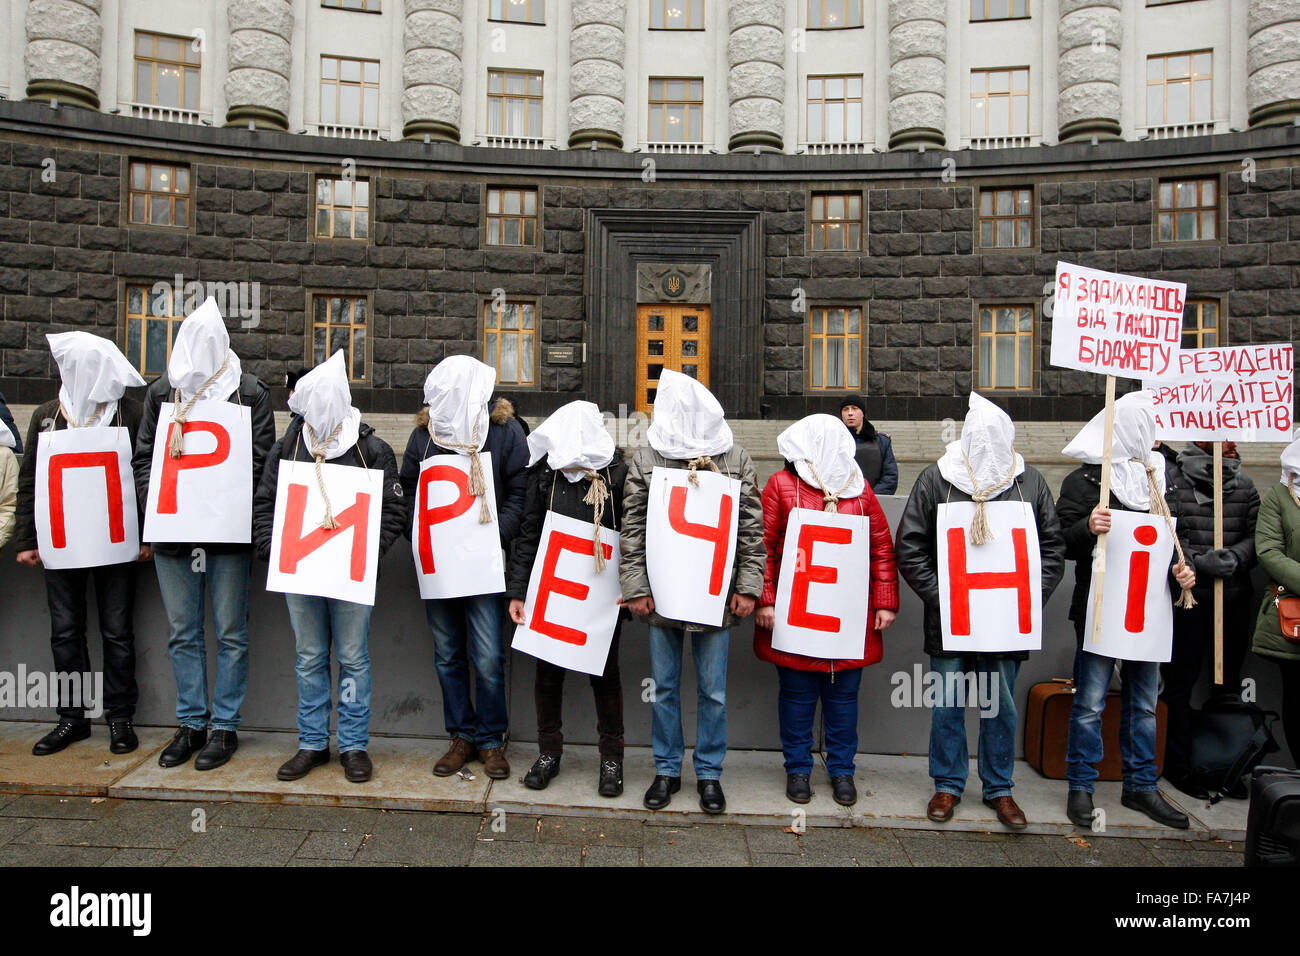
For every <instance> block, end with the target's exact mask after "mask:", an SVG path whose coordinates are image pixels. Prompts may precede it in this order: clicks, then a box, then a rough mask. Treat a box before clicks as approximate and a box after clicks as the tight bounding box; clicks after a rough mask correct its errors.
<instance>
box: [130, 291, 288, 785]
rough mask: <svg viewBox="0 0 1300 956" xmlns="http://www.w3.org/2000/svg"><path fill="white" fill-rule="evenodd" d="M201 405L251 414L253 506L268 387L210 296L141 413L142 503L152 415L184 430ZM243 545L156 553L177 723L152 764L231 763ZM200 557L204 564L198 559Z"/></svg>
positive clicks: (153, 436) (191, 545)
mask: <svg viewBox="0 0 1300 956" xmlns="http://www.w3.org/2000/svg"><path fill="white" fill-rule="evenodd" d="M201 400H202V401H218V402H220V401H227V402H233V403H235V404H237V405H247V406H249V407H250V408H251V416H252V438H253V442H252V444H253V462H252V469H253V477H252V481H251V483H250V486H249V489H248V494H249V499H250V500H251V499H252V495H253V490H254V488H255V487H256V485H257V479H258V477H259V476H260V475H261V474H262V466H263V464H264V463H265V461H266V456H267V453H268V452H269V451H270V450H271V446H272V445H273V444H275V415H274V413H273V411H272V409H271V396H270V392H268V391H267V388H266V386H265V385H263V384H262V383H261V382H260V381H259V380H258V378H257V376H255V375H251V374H247V373H244V372H242V371H241V369H240V365H239V358H238V356H236V355H235V353H234V352H232V351H231V350H230V336H229V334H227V332H226V323H225V322H224V321H223V320H222V318H221V312H220V311H219V310H218V309H217V303H216V301H215V300H214V299H212V298H208V299H207V301H205V302H204V303H203V305H201V306H199V308H198V309H196V310H195V311H194V312H192V313H191V314H190V315H189V316H188V317H187V318H186V319H185V321H183V322H182V323H181V326H180V328H179V329H177V331H176V340H175V342H173V343H172V353H171V358H170V359H168V361H167V374H166V375H160V376H158V378H156V379H155V380H154V381H153V383H152V384H151V385H150V386H149V390H148V391H147V392H146V393H145V399H144V415H143V417H142V418H141V420H140V435H139V437H138V438H137V439H136V444H135V457H134V459H133V462H132V464H133V466H134V468H135V483H136V488H137V490H138V492H139V495H140V500H141V501H148V500H149V473H150V471H151V470H152V468H153V449H154V442H155V441H166V440H167V433H166V430H164V431H163V433H162V434H159V433H158V415H159V413H160V411H161V409H162V404H163V402H175V403H176V421H177V422H178V423H183V422H184V421H185V416H186V415H188V414H189V411H190V409H191V407H192V406H193V404H194V403H195V402H198V401H201ZM172 432H173V435H174V436H175V437H174V439H173V440H179V436H180V434H181V430H180V428H176V429H173V430H172ZM181 450H182V449H181V448H180V447H179V446H172V447H171V448H169V449H167V450H165V452H164V453H165V454H172V455H173V456H176V455H178V454H179V453H180V452H181ZM249 537H250V542H249V543H248V544H214V543H205V542H199V541H192V542H184V543H178V542H161V541H160V542H158V543H157V544H155V545H154V548H153V550H154V566H155V567H156V568H157V571H158V589H159V591H160V592H161V593H162V602H163V608H164V609H165V610H166V612H167V625H168V628H169V630H170V633H171V637H170V639H169V640H168V642H167V653H168V655H169V656H170V657H171V662H172V671H173V673H174V674H175V675H176V721H177V723H178V724H179V725H180V726H179V728H178V729H177V731H176V734H175V736H174V737H173V738H172V741H171V743H169V744H168V745H167V746H166V748H164V750H163V752H162V753H161V754H160V755H159V757H158V765H159V766H161V767H176V766H179V765H181V764H183V763H185V762H186V761H188V760H189V759H190V757H191V756H193V755H194V754H195V753H197V754H198V756H197V757H195V759H194V769H195V770H212V769H214V768H216V767H220V766H222V765H223V764H225V763H226V762H227V761H229V760H230V758H231V757H232V756H233V755H234V753H235V750H236V749H238V747H239V738H238V736H237V734H236V732H235V731H236V729H237V728H238V727H239V723H240V720H241V718H240V713H239V708H240V707H241V706H242V705H243V703H244V694H245V692H246V691H247V690H248V589H249V583H250V577H251V574H252V567H253V545H252V543H251V537H252V529H251V528H250V529H249ZM196 549H197V554H196ZM199 556H201V557H202V560H197V558H198V557H199ZM205 591H206V594H207V598H208V599H209V600H210V601H211V602H212V617H213V620H214V621H215V622H216V628H217V682H216V686H215V687H214V688H213V691H212V703H211V708H209V706H208V668H207V641H206V635H205V633H204V606H205V601H204V592H205ZM209 720H210V721H211V729H212V733H211V736H209V734H208V726H209Z"/></svg>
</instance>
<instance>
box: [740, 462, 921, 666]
mask: <svg viewBox="0 0 1300 956" xmlns="http://www.w3.org/2000/svg"><path fill="white" fill-rule="evenodd" d="M822 507H823V501H822V493H821V492H820V491H818V490H817V489H816V488H814V487H813V486H812V485H810V484H808V483H807V482H805V481H803V480H801V479H800V478H799V476H798V475H796V474H794V473H793V472H791V471H790V470H789V469H786V470H784V471H778V472H777V473H776V474H775V475H773V476H772V477H771V478H769V479H768V482H767V486H766V487H765V488H764V489H763V543H764V544H765V545H766V546H767V566H766V568H765V569H764V571H763V596H762V597H761V598H759V601H758V606H759V607H766V606H767V605H769V604H775V603H776V579H777V577H778V576H779V574H780V572H781V554H782V551H783V549H784V547H785V525H786V519H787V518H788V517H789V516H790V511H791V509H793V508H808V509H811V510H813V511H821V510H822ZM839 511H840V513H841V514H855V515H860V514H865V515H866V516H867V520H868V521H869V523H870V525H871V590H870V594H869V597H868V602H867V621H868V626H867V643H866V649H865V651H864V653H865V654H866V657H865V658H864V659H862V660H860V661H851V660H835V661H832V660H829V659H826V658H820V657H805V656H803V655H802V654H789V653H787V652H785V651H778V650H773V648H772V632H771V631H768V630H767V629H765V628H761V627H755V628H754V653H755V654H757V655H758V658H759V660H764V661H768V662H769V663H772V664H779V665H780V666H782V667H790V668H793V669H795V670H801V671H829V672H832V673H833V672H834V671H839V670H849V669H851V668H854V667H867V666H869V665H871V664H875V663H876V662H878V661H879V660H880V658H881V657H883V656H884V646H883V645H882V644H881V639H880V632H879V631H877V630H876V629H875V628H872V627H871V626H870V622H871V621H872V619H873V618H874V616H875V612H876V610H877V609H882V610H886V611H897V610H898V573H897V571H895V570H894V540H893V536H892V534H891V532H890V530H889V521H888V519H886V518H885V512H884V511H882V510H881V507H880V502H879V501H877V500H876V496H875V494H873V493H872V491H871V486H870V485H868V486H867V487H866V489H865V490H864V491H863V492H862V494H861V495H859V496H858V497H856V498H841V499H840V502H839Z"/></svg>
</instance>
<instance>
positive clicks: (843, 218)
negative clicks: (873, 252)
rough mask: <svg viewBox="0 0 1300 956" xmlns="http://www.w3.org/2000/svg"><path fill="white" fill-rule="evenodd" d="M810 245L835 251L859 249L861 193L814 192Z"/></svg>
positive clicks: (860, 246) (860, 238) (860, 237)
mask: <svg viewBox="0 0 1300 956" xmlns="http://www.w3.org/2000/svg"><path fill="white" fill-rule="evenodd" d="M809 225H810V227H811V229H812V248H813V249H814V250H819V251H833V252H839V251H842V250H857V249H861V248H862V194H861V193H814V194H813V197H812V217H811V219H810V220H809Z"/></svg>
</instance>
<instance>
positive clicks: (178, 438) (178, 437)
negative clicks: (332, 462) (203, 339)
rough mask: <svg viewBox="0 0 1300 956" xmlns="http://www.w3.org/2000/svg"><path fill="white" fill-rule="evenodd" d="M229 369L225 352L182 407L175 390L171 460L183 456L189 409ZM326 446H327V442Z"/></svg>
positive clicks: (228, 353)
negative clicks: (213, 370)
mask: <svg viewBox="0 0 1300 956" xmlns="http://www.w3.org/2000/svg"><path fill="white" fill-rule="evenodd" d="M229 367H230V352H229V351H227V352H226V360H225V361H224V362H222V363H221V368H219V369H217V370H216V371H215V372H213V373H212V375H211V376H210V377H209V378H208V380H207V381H206V382H204V383H203V384H202V385H200V386H199V389H198V391H196V392H195V393H194V394H193V395H192V396H191V397H190V400H189V401H188V402H186V403H185V404H184V405H182V404H181V390H180V389H179V388H178V389H176V390H175V395H174V400H175V402H176V406H175V408H173V409H172V434H171V438H169V439H168V441H167V454H168V455H170V456H171V457H172V458H180V457H181V456H182V455H183V454H185V435H184V432H185V422H186V421H187V420H188V419H189V416H190V409H192V408H193V407H194V403H195V402H197V401H198V400H199V399H200V398H202V397H203V393H204V392H206V391H207V390H208V389H209V388H211V387H212V386H213V385H214V384H215V383H216V381H217V379H219V378H221V376H222V375H224V374H225V372H226V369H227V368H229ZM326 444H328V442H327V443H326Z"/></svg>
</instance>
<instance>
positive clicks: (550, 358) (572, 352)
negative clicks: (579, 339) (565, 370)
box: [543, 345, 581, 365]
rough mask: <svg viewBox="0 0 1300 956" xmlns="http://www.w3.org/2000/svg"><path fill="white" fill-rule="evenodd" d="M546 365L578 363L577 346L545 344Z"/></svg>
mask: <svg viewBox="0 0 1300 956" xmlns="http://www.w3.org/2000/svg"><path fill="white" fill-rule="evenodd" d="M543 350H544V351H545V353H546V364H547V365H579V364H581V362H580V361H579V347H578V346H576V345H546V346H543Z"/></svg>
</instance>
